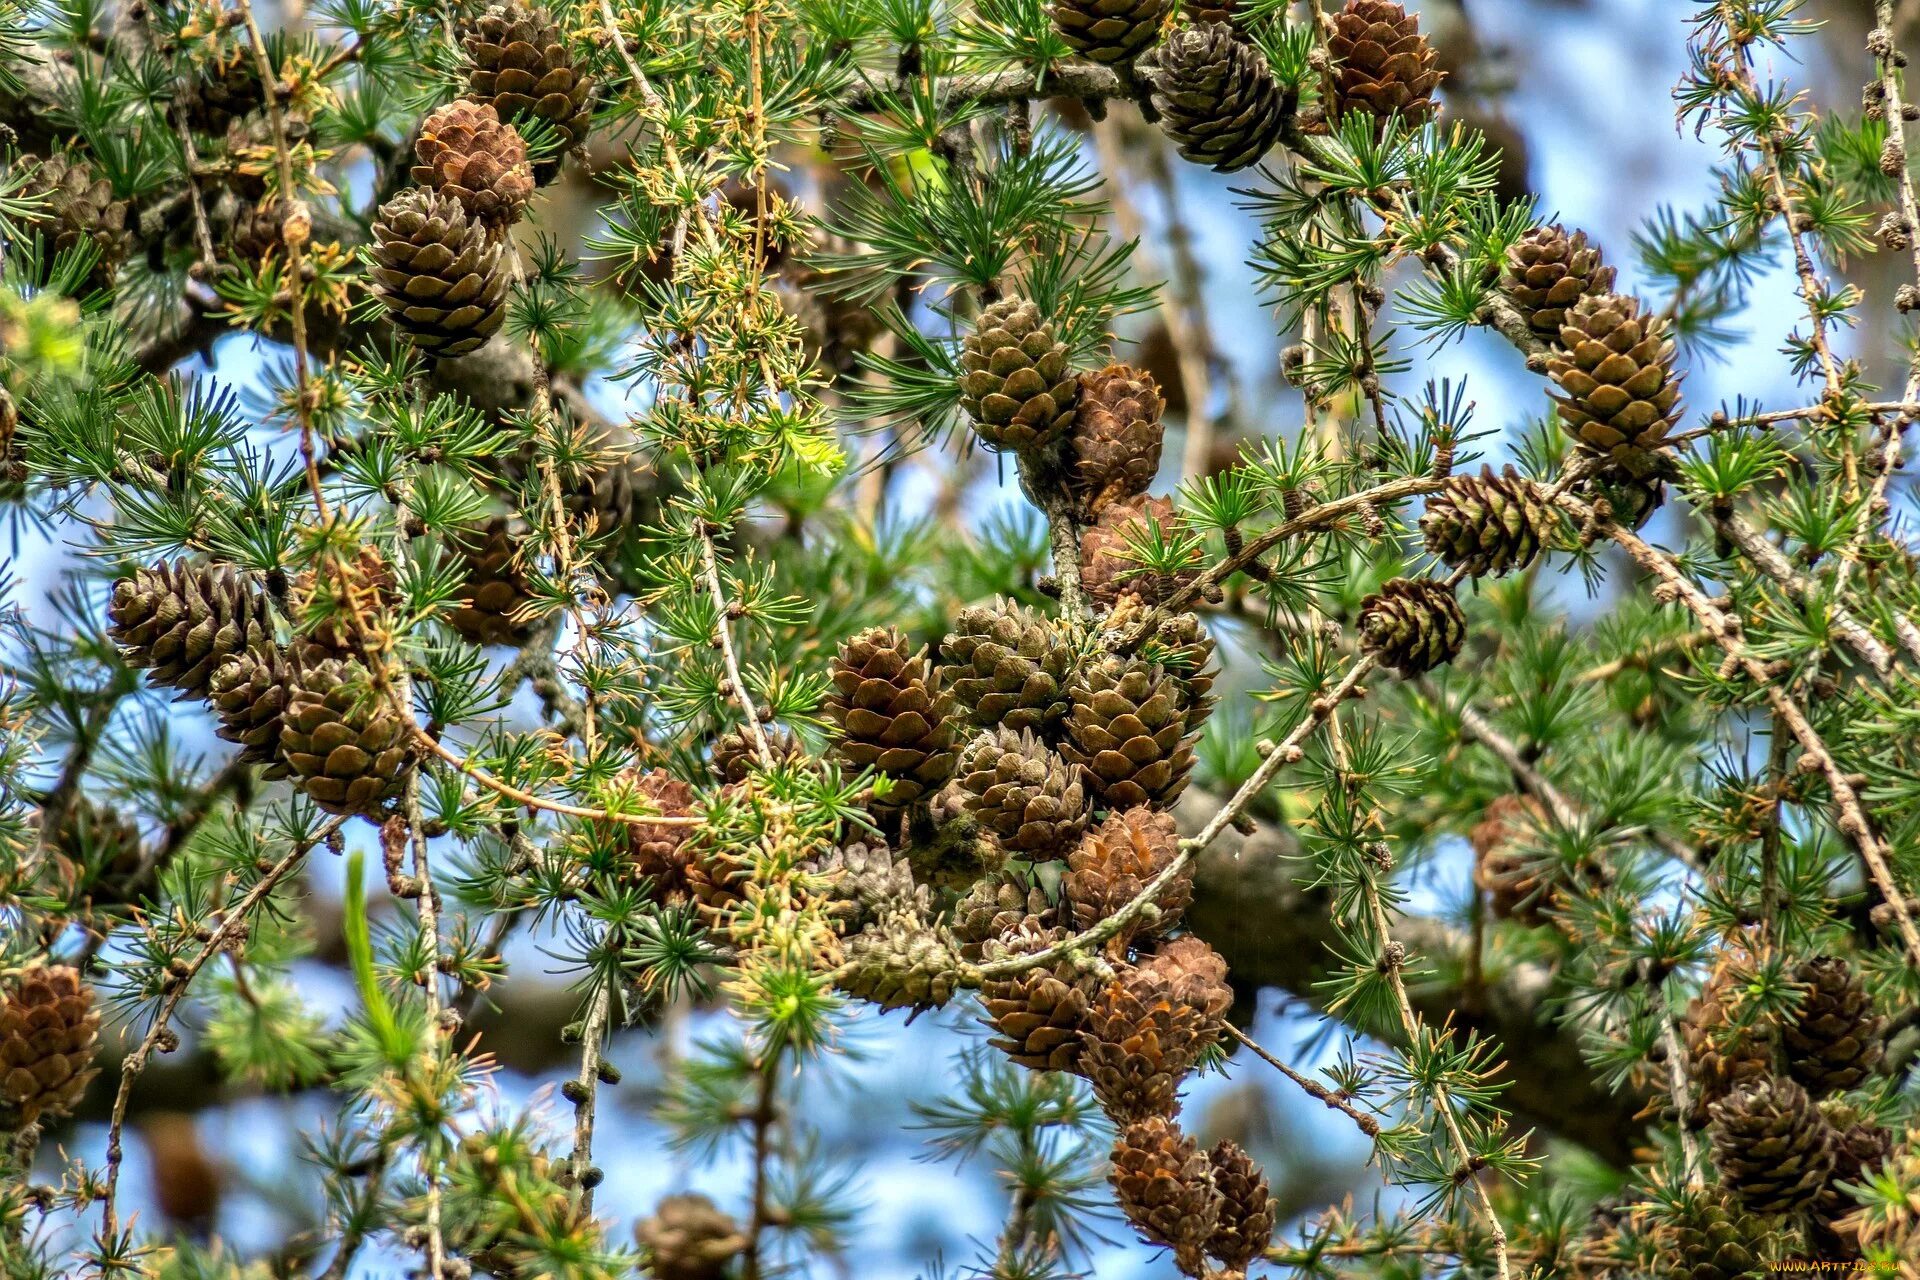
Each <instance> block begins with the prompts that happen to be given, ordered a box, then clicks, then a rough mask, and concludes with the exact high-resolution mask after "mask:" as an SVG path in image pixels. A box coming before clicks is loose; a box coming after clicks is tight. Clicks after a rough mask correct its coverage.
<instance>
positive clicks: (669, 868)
mask: <svg viewBox="0 0 1920 1280" xmlns="http://www.w3.org/2000/svg"><path fill="white" fill-rule="evenodd" d="M619 790H620V791H621V792H622V793H623V794H630V800H629V803H626V804H623V805H622V811H623V812H627V813H635V814H638V813H643V812H644V813H657V814H659V815H660V816H661V817H665V818H688V817H692V816H693V805H694V800H695V796H694V791H693V788H692V787H691V786H689V785H687V784H686V783H684V782H682V781H680V779H678V778H676V777H674V776H672V775H671V774H669V773H668V772H667V771H666V770H664V769H649V770H647V771H646V772H645V773H641V772H638V771H637V770H631V771H629V772H628V774H627V776H626V777H624V778H622V779H621V780H620V784H619ZM621 829H622V830H623V831H624V832H625V835H626V846H627V866H628V868H629V869H630V870H631V871H632V873H633V875H635V876H636V877H639V876H644V877H646V878H647V879H648V880H649V881H651V882H652V886H653V897H654V899H655V901H658V902H685V901H687V899H688V898H690V897H691V896H692V892H693V889H692V886H691V885H690V884H689V883H688V881H687V863H688V862H689V861H690V859H691V853H690V851H689V850H688V849H687V840H688V838H689V837H691V836H692V835H693V833H694V831H695V830H696V828H694V827H690V826H681V825H678V824H671V823H662V822H649V823H622V824H621Z"/></svg>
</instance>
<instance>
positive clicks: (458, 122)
mask: <svg viewBox="0 0 1920 1280" xmlns="http://www.w3.org/2000/svg"><path fill="white" fill-rule="evenodd" d="M413 154H414V156H415V157H416V158H417V159H418V160H419V162H420V163H418V164H416V165H414V166H413V180H414V181H415V182H417V183H419V184H420V185H421V186H423V187H428V188H431V189H432V190H434V191H437V192H439V193H440V194H441V195H445V196H451V197H453V198H454V199H456V200H458V201H459V202H460V203H461V204H462V205H464V206H466V209H467V212H468V213H470V214H472V215H473V216H474V217H476V218H478V219H480V220H481V221H482V222H485V223H487V224H488V225H489V226H493V227H502V226H505V225H507V224H508V223H511V222H513V221H515V220H516V219H518V218H519V216H520V214H521V211H522V210H524V209H525V208H526V207H527V200H528V198H529V197H531V196H532V195H533V170H532V169H531V168H530V167H528V164H527V144H526V143H525V142H524V141H523V140H522V139H521V137H520V131H519V130H517V129H515V128H514V127H513V126H512V125H510V124H503V123H502V122H501V120H500V116H499V113H498V112H496V111H495V110H494V109H493V106H492V104H490V103H485V102H467V101H464V100H462V101H455V102H449V103H448V104H447V105H446V106H444V107H438V108H436V109H435V110H433V111H431V112H429V113H428V114H427V118H426V119H424V120H422V121H421V122H420V136H419V138H418V139H416V140H415V142H414V144H413Z"/></svg>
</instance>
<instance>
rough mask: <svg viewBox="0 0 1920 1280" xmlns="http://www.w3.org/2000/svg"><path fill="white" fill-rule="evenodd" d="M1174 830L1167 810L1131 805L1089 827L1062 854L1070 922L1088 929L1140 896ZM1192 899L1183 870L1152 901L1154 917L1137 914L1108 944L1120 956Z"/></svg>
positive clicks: (1172, 852)
mask: <svg viewBox="0 0 1920 1280" xmlns="http://www.w3.org/2000/svg"><path fill="white" fill-rule="evenodd" d="M1179 853H1180V833H1179V831H1178V830H1177V829H1176V828H1175V827H1174V822H1173V815H1172V814H1170V813H1155V812H1154V811H1153V810H1151V809H1147V808H1143V807H1135V808H1132V809H1126V810H1122V811H1120V812H1118V813H1114V814H1112V815H1110V816H1109V817H1108V818H1107V820H1106V821H1105V822H1103V823H1101V824H1100V826H1099V827H1098V828H1097V829H1095V830H1093V831H1089V832H1088V833H1087V834H1086V836H1085V837H1084V838H1083V839H1082V840H1081V841H1080V843H1079V844H1077V845H1075V846H1074V850H1073V852H1072V853H1071V854H1070V855H1069V856H1068V858H1067V874H1066V876H1065V877H1064V878H1063V879H1062V881H1061V887H1062V889H1063V891H1064V894H1065V897H1066V901H1067V902H1068V903H1069V904H1071V906H1072V908H1073V922H1074V924H1075V925H1076V926H1077V927H1079V928H1081V929H1090V928H1092V927H1093V926H1094V925H1096V924H1098V923H1099V922H1100V921H1102V920H1105V919H1106V918H1107V917H1108V916H1110V915H1113V914H1114V913H1115V912H1117V911H1119V910H1120V909H1121V908H1122V907H1124V906H1126V905H1127V904H1128V903H1130V902H1132V901H1133V900H1134V899H1135V898H1137V897H1139V896H1140V893H1141V891H1142V890H1143V889H1145V888H1146V887H1147V884H1148V882H1149V881H1151V880H1152V879H1153V878H1154V877H1155V876H1158V875H1159V874H1160V873H1161V872H1162V871H1165V870H1166V869H1167V868H1168V867H1169V866H1171V865H1172V864H1173V860H1174V859H1175V858H1176V857H1177V856H1179ZM1192 901H1193V873H1192V869H1191V867H1189V868H1187V869H1186V870H1183V871H1182V873H1181V874H1180V875H1178V876H1176V877H1175V878H1174V879H1173V880H1172V881H1171V882H1169V883H1168V884H1167V886H1166V888H1164V889H1162V890H1161V891H1160V894H1159V896H1158V897H1157V898H1156V899H1155V900H1154V904H1153V905H1154V906H1155V907H1156V908H1158V912H1159V914H1158V916H1157V917H1156V918H1154V919H1152V920H1148V919H1144V918H1141V919H1138V920H1136V921H1135V922H1134V923H1133V924H1131V925H1129V926H1127V927H1126V928H1124V929H1122V930H1121V931H1120V932H1119V933H1118V934H1116V935H1114V938H1113V940H1112V943H1111V944H1110V949H1111V950H1112V953H1113V954H1114V955H1116V956H1124V955H1125V954H1126V952H1127V950H1128V949H1129V948H1130V947H1131V946H1132V945H1133V943H1134V941H1135V940H1136V939H1145V938H1157V937H1160V936H1162V935H1163V934H1165V933H1167V932H1168V931H1169V930H1171V929H1172V928H1173V927H1174V926H1175V925H1177V924H1179V923H1180V918H1181V917H1182V916H1183V915H1185V914H1186V910H1187V905H1188V904H1189V903H1191V902H1192Z"/></svg>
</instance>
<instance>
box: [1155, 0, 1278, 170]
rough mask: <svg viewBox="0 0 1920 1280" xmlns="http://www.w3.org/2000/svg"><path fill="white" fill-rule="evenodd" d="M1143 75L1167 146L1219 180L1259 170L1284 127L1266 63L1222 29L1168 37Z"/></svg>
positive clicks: (1215, 25) (1185, 30)
mask: <svg viewBox="0 0 1920 1280" xmlns="http://www.w3.org/2000/svg"><path fill="white" fill-rule="evenodd" d="M1142 74H1143V78H1144V79H1146V81H1147V82H1148V83H1149V84H1150V85H1151V86H1152V87H1153V106H1154V110H1156V111H1158V112H1159V113H1160V127H1161V128H1162V129H1164V130H1166V134H1167V137H1169V138H1171V139H1172V140H1173V145H1174V146H1175V147H1176V148H1178V149H1179V152H1180V154H1181V155H1183V156H1185V157H1186V158H1187V159H1188V160H1191V161H1193V162H1194V163H1195V164H1204V165H1210V166H1212V168H1213V169H1214V170H1215V171H1216V172H1218V173H1232V172H1233V171H1234V170H1236V169H1244V168H1246V167H1247V166H1248V165H1250V164H1256V163H1258V162H1259V160H1260V157H1262V156H1264V155H1265V154H1267V152H1268V150H1269V149H1271V148H1272V146H1273V144H1274V143H1275V142H1277V141H1279V138H1280V131H1281V129H1282V128H1283V127H1284V126H1285V125H1286V121H1287V105H1286V101H1285V99H1284V96H1283V95H1282V94H1281V92H1280V86H1279V85H1278V84H1276V83H1275V82H1274V79H1273V72H1272V71H1271V70H1270V69H1268V67H1267V59H1266V55H1264V54H1262V53H1261V52H1260V51H1259V50H1258V49H1256V48H1254V47H1253V46H1252V45H1250V44H1247V43H1246V42H1245V41H1243V40H1241V39H1240V37H1239V35H1238V33H1236V32H1235V31H1234V29H1233V28H1232V27H1231V26H1228V25H1227V24H1226V23H1224V22H1209V23H1202V24H1199V25H1196V26H1191V27H1182V28H1181V29H1180V30H1178V31H1175V32H1174V33H1173V34H1172V35H1170V36H1168V37H1167V39H1166V43H1164V44H1162V45H1161V46H1160V47H1159V48H1158V49H1156V50H1154V52H1153V53H1152V55H1151V56H1150V57H1149V58H1148V59H1147V60H1146V62H1144V63H1143V64H1142Z"/></svg>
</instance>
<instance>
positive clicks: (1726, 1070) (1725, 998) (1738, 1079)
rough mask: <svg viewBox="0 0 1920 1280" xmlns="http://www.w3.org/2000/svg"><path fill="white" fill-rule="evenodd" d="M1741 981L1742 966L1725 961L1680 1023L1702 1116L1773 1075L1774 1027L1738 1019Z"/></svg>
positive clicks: (1689, 1007) (1688, 1065)
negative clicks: (1737, 990) (1738, 1092)
mask: <svg viewBox="0 0 1920 1280" xmlns="http://www.w3.org/2000/svg"><path fill="white" fill-rule="evenodd" d="M1743 981H1744V979H1743V978H1742V977H1741V964H1740V963H1739V962H1726V961H1723V962H1722V963H1721V964H1720V966H1719V967H1718V968H1716V969H1715V970H1714V971H1713V974H1712V976H1711V977H1709V978H1708V979H1707V983H1706V985H1705V986H1703V987H1702V988H1701V989H1700V993H1699V994H1698V995H1696V996H1695V997H1694V998H1693V1003H1692V1004H1690V1005H1688V1006H1687V1015H1686V1017H1685V1018H1684V1019H1682V1020H1681V1023H1680V1031H1681V1038H1682V1039H1683V1040H1684V1041H1685V1042H1686V1050H1687V1073H1688V1075H1689V1076H1690V1077H1691V1079H1692V1082H1693V1096H1694V1101H1695V1102H1696V1104H1697V1105H1698V1106H1699V1107H1700V1108H1701V1117H1700V1118H1704V1115H1705V1112H1706V1109H1707V1108H1710V1107H1711V1106H1712V1105H1713V1104H1714V1103H1716V1102H1719V1101H1720V1100H1721V1099H1722V1098H1725V1097H1726V1096H1727V1095H1728V1094H1730V1093H1734V1092H1736V1091H1738V1090H1741V1089H1745V1088H1748V1087H1750V1086H1752V1085H1755V1084H1758V1083H1760V1082H1761V1081H1763V1080H1765V1079H1767V1078H1768V1077H1769V1076H1771V1075H1772V1074H1773V1044H1772V1025H1771V1024H1770V1023H1765V1022H1762V1023H1759V1024H1758V1025H1748V1024H1747V1023H1745V1022H1743V1021H1736V1013H1737V1012H1738V1009H1737V999H1736V989H1737V988H1738V987H1739V986H1740V985H1741V983H1742V982H1743Z"/></svg>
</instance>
